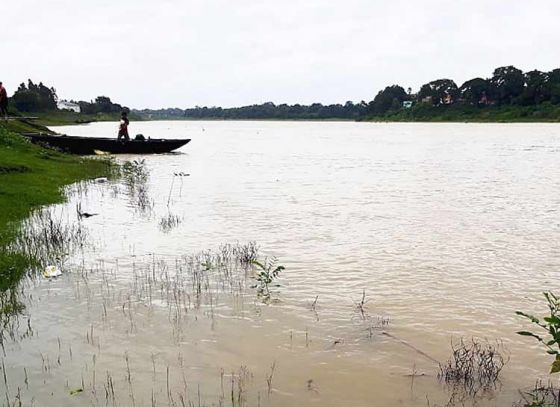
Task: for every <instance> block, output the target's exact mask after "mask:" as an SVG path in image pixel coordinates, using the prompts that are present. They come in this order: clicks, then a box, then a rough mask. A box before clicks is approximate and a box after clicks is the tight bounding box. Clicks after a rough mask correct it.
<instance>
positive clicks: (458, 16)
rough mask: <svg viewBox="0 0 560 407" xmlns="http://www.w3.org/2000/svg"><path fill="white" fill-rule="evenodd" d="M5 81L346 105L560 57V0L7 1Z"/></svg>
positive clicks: (176, 97) (77, 89)
mask: <svg viewBox="0 0 560 407" xmlns="http://www.w3.org/2000/svg"><path fill="white" fill-rule="evenodd" d="M0 16H1V21H2V23H1V32H2V38H1V39H0V80H1V81H3V82H4V85H5V86H6V87H7V88H8V91H9V93H10V94H11V92H13V90H14V88H16V87H17V85H18V84H19V83H21V82H22V81H24V80H26V79H27V78H31V79H33V80H34V81H39V80H41V81H43V82H44V83H46V84H48V85H52V86H54V87H55V88H56V89H57V90H58V93H59V96H60V97H61V98H68V99H80V100H90V99H93V98H95V96H98V95H107V96H110V97H111V98H112V99H113V100H114V101H117V102H119V103H122V104H125V105H128V106H130V107H136V108H141V107H151V108H157V107H174V106H177V107H190V106H195V105H201V106H202V105H208V106H217V105H221V106H238V105H246V104H252V103H261V102H266V101H273V102H275V103H284V102H285V103H306V104H307V103H312V102H322V103H338V102H340V103H344V102H345V101H346V100H353V101H356V102H358V101H360V100H367V101H369V100H371V99H372V98H373V97H374V96H375V94H376V93H377V91H378V90H379V89H380V88H382V87H384V86H386V85H390V84H394V83H398V84H400V85H402V86H403V87H405V88H406V87H408V86H411V87H412V88H413V89H417V88H418V87H419V86H420V85H422V84H423V83H425V82H428V81H430V80H432V79H438V78H442V77H450V78H452V79H454V80H455V81H456V82H458V83H459V84H460V82H462V81H464V80H466V79H470V78H472V77H475V76H483V77H486V76H490V75H491V72H492V70H493V68H495V67H497V66H502V65H510V64H513V65H516V66H517V67H519V68H521V69H523V70H530V69H534V68H538V69H541V70H550V69H553V68H556V67H560V47H559V45H558V43H559V40H560V24H559V23H558V20H559V18H560V1H559V0H538V1H527V0H344V1H339V0H330V1H327V0H228V1H226V0H197V1H194V0H158V1H156V0H48V1H45V0H17V1H15V0H4V1H3V2H2V6H1V7H0Z"/></svg>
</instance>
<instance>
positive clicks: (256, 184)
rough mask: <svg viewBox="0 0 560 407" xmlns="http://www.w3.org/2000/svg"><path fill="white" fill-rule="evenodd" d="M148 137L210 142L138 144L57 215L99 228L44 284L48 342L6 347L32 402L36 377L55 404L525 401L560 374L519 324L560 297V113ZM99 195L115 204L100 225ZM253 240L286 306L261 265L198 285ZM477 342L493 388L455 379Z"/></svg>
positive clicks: (39, 391)
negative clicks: (136, 152)
mask: <svg viewBox="0 0 560 407" xmlns="http://www.w3.org/2000/svg"><path fill="white" fill-rule="evenodd" d="M116 127H117V126H116V124H115V123H93V124H89V125H81V126H67V127H59V128H55V130H57V131H59V132H62V133H66V134H69V135H76V136H77V135H79V136H111V135H113V134H115V135H116ZM130 130H131V133H134V134H136V133H142V134H144V135H145V136H146V137H148V136H149V137H152V138H184V137H189V138H192V141H191V142H190V143H189V144H187V145H186V146H184V147H183V148H181V149H180V150H179V151H178V152H177V153H175V154H165V155H155V156H142V157H139V156H122V157H118V158H117V160H118V161H119V162H126V161H128V162H132V164H131V165H130V168H129V175H131V174H132V175H131V177H132V178H130V177H129V178H128V181H127V178H126V177H124V178H119V179H116V180H109V181H107V182H94V183H86V184H82V185H79V186H74V187H70V188H69V190H68V196H69V200H68V202H67V203H66V204H62V205H57V206H55V207H52V208H50V209H49V210H51V211H53V213H55V214H56V216H58V218H59V219H62V220H64V222H67V223H68V224H70V225H73V224H78V223H79V224H80V225H83V228H84V229H85V230H87V238H86V242H85V243H86V244H84V245H83V247H81V248H80V249H79V250H74V251H72V252H70V253H69V254H68V257H67V258H65V259H63V260H60V268H61V270H62V271H63V275H62V276H61V277H59V278H57V279H53V280H44V279H41V278H38V279H32V280H30V281H28V282H26V283H25V289H24V292H25V295H24V296H23V297H24V298H25V299H24V300H23V301H24V303H25V304H26V311H25V315H28V316H30V321H31V322H30V326H31V329H32V334H29V332H28V333H27V335H20V336H19V337H17V338H16V339H13V340H11V341H9V342H8V343H7V345H6V348H5V352H6V355H5V357H4V363H5V365H6V369H7V370H6V371H7V376H8V378H7V381H8V391H9V397H10V398H11V399H14V397H15V396H16V395H17V391H18V390H17V389H18V388H19V389H20V392H21V399H22V400H24V401H26V402H27V403H29V402H31V400H34V403H35V405H85V404H94V405H178V406H181V405H183V404H184V405H194V406H198V405H201V406H202V405H232V404H235V405H263V406H264V405H273V406H286V405H298V406H305V405H321V406H340V405H348V406H371V405H376V406H389V405H391V406H392V405H400V406H427V405H431V406H437V405H442V406H443V405H461V404H460V403H465V405H481V406H486V405H488V406H494V405H496V406H511V405H512V403H513V402H515V401H516V400H519V399H520V396H519V390H527V389H529V388H531V387H532V386H533V385H534V384H535V381H536V380H537V379H538V378H542V379H543V380H545V381H546V380H548V376H547V371H548V369H549V365H550V362H551V360H550V358H549V357H548V356H547V355H546V354H545V352H544V351H543V350H542V349H541V348H539V346H538V344H537V343H536V341H532V340H531V338H527V337H522V336H519V335H517V334H516V333H515V332H516V331H518V330H522V329H527V328H531V327H530V326H529V325H528V323H527V322H526V321H525V320H523V319H522V318H520V317H519V316H517V315H515V311H516V310H523V311H527V312H531V313H532V312H534V313H536V314H538V315H544V314H545V311H546V306H545V302H544V298H543V297H542V291H544V290H547V289H551V290H557V289H558V283H557V282H558V280H557V275H558V271H559V270H560V250H559V249H560V221H559V216H558V215H559V213H558V207H559V204H560V160H559V158H560V131H559V130H560V127H559V126H558V125H554V124H461V123H459V124H412V123H407V124H380V123H350V122H222V121H213V122H196V121H181V122H171V121H169V122H166V121H161V122H135V123H131V126H130ZM134 176H136V178H134ZM138 178H140V179H138ZM77 205H79V208H80V211H82V212H88V213H91V214H96V215H95V216H91V217H88V218H81V219H78V216H77V211H76V206H77ZM249 242H256V244H257V245H258V247H259V253H260V256H261V257H260V259H261V262H262V261H263V260H264V258H265V257H267V258H268V259H269V260H270V259H272V258H273V257H274V258H276V259H277V262H276V263H275V264H276V265H282V266H284V267H285V270H282V271H280V274H279V275H278V278H277V279H275V281H274V282H273V284H271V288H270V290H271V291H272V294H271V296H270V298H263V296H262V295H260V296H259V295H258V293H257V289H256V288H254V285H255V284H256V282H255V279H254V277H255V272H254V270H253V271H251V270H249V272H248V271H247V270H244V271H241V270H240V268H239V265H237V266H235V267H234V266H232V268H233V269H235V270H233V271H232V273H231V274H227V273H226V274H223V273H222V272H218V271H215V270H214V269H213V268H212V267H214V266H210V265H209V266H208V267H206V266H205V267H206V268H205V269H204V270H203V271H205V272H208V273H207V274H208V275H206V274H205V275H204V277H202V278H203V281H202V286H203V288H202V289H200V286H199V288H196V287H195V283H194V282H193V279H192V278H193V277H192V276H191V277H189V278H186V277H184V279H183V277H181V275H182V273H188V272H190V271H192V270H193V269H192V268H193V267H195V268H196V267H197V266H196V265H193V264H194V263H196V262H198V263H203V261H204V259H205V258H209V257H204V255H202V256H200V257H195V258H193V257H189V256H190V255H196V253H200V252H203V251H207V250H213V251H220V250H221V249H220V247H221V246H222V245H223V244H227V243H229V244H231V245H233V246H231V247H234V246H235V245H236V244H239V245H240V246H243V245H246V244H247V243H249ZM231 247H230V249H227V248H226V249H222V252H224V251H226V252H228V250H229V252H228V253H230V254H231V250H234V249H231ZM234 251H235V250H234ZM201 259H202V260H201ZM204 264H205V263H204ZM208 264H210V263H208ZM253 268H254V267H253ZM189 270H190V271H189ZM212 273H214V274H212ZM220 273H221V274H220ZM251 273H252V274H251ZM156 274H158V276H159V277H156ZM197 278H198V277H197ZM148 286H149V288H147V287H148ZM193 290H194V291H193ZM197 290H199V291H198V294H201V293H202V294H201V296H197V298H195V294H196V292H197ZM152 291H153V292H152ZM201 298H202V299H201ZM26 324H27V323H22V325H26ZM20 330H21V328H20ZM460 338H463V339H464V341H466V343H469V341H471V340H472V338H477V340H487V341H489V343H493V344H494V345H495V346H497V347H498V348H499V349H500V351H501V352H502V354H503V355H504V358H505V360H506V361H507V363H506V365H505V366H504V368H503V371H502V372H501V374H500V380H499V382H498V383H496V385H495V386H494V387H493V388H492V389H485V390H484V391H481V392H478V393H477V394H476V395H474V396H472V395H469V394H462V393H461V391H459V390H457V389H456V387H454V386H452V385H449V384H446V383H445V382H443V381H442V380H439V379H438V377H437V374H438V364H437V363H436V362H441V363H444V362H445V361H446V360H447V359H448V358H449V357H450V356H451V344H452V342H454V343H455V344H457V343H458V341H459V340H460ZM496 343H497V345H496ZM111 389H112V390H111ZM189 403H191V404H189ZM449 403H455V404H449ZM24 404H25V403H24Z"/></svg>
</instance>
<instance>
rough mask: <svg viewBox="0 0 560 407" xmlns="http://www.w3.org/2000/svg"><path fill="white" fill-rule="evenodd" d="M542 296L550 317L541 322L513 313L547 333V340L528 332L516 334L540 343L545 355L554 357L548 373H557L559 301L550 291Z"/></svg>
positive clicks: (559, 367) (559, 358) (559, 323)
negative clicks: (529, 337) (544, 348)
mask: <svg viewBox="0 0 560 407" xmlns="http://www.w3.org/2000/svg"><path fill="white" fill-rule="evenodd" d="M543 295H544V297H545V298H546V301H547V305H548V309H549V312H550V316H548V317H544V318H543V319H542V321H541V320H540V319H539V318H537V317H535V316H533V315H530V314H526V313H524V312H521V311H516V312H515V313H516V314H517V315H521V316H522V317H525V318H527V319H529V320H530V321H531V322H532V323H533V324H535V325H538V326H539V327H540V328H542V329H544V330H545V331H546V332H547V335H548V339H546V338H543V337H542V336H540V335H537V334H535V333H534V332H530V331H519V332H517V333H518V334H519V335H522V336H531V337H533V338H535V339H536V340H537V341H539V342H540V343H542V344H543V345H544V346H545V347H546V348H547V350H546V353H548V354H549V355H553V356H554V361H553V362H552V365H551V366H550V373H558V372H560V299H559V298H558V297H557V296H556V295H554V294H553V293H552V292H550V291H548V292H545V293H543Z"/></svg>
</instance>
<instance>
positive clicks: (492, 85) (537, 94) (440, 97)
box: [368, 66, 560, 116]
mask: <svg viewBox="0 0 560 407" xmlns="http://www.w3.org/2000/svg"><path fill="white" fill-rule="evenodd" d="M406 101H409V102H412V103H427V104H429V105H432V106H440V105H453V104H462V105H468V106H479V107H485V106H494V105H497V106H533V105H539V104H541V103H543V102H550V103H552V104H560V69H554V70H552V71H550V72H541V71H538V70H533V71H530V72H527V73H523V71H521V70H520V69H517V68H516V67H514V66H504V67H500V68H496V69H495V70H494V73H493V75H492V77H491V78H487V79H483V78H474V79H470V80H468V81H466V82H465V83H463V84H462V85H461V86H457V84H456V83H455V82H454V81H453V80H451V79H437V80H435V81H431V82H429V83H426V84H425V85H422V86H421V87H420V90H419V92H418V93H416V94H412V93H411V91H410V89H409V91H408V92H405V91H404V89H403V88H402V87H401V86H399V85H393V86H388V87H386V88H385V89H384V90H382V91H380V92H379V93H378V94H377V96H376V97H375V98H374V99H373V101H371V102H370V103H369V104H368V114H369V115H372V116H380V115H385V114H386V113H388V112H391V111H398V110H400V109H402V108H403V103H404V102H406Z"/></svg>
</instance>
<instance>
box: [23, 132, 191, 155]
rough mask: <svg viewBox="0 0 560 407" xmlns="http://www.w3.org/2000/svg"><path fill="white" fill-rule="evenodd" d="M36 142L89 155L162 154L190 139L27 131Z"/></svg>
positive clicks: (29, 137)
mask: <svg viewBox="0 0 560 407" xmlns="http://www.w3.org/2000/svg"><path fill="white" fill-rule="evenodd" d="M23 136H24V137H27V138H28V139H30V140H31V142H32V143H35V144H46V145H48V146H50V147H54V148H57V149H60V150H62V151H64V152H67V153H71V154H81V155H89V154H96V153H98V152H103V153H110V154H162V153H169V152H171V151H173V150H176V149H178V148H180V147H182V146H184V145H185V144H187V143H188V142H189V141H191V140H190V139H183V140H179V139H148V140H129V141H119V140H117V139H116V138H114V139H113V138H100V137H71V136H66V135H50V134H33V133H25V134H23Z"/></svg>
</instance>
